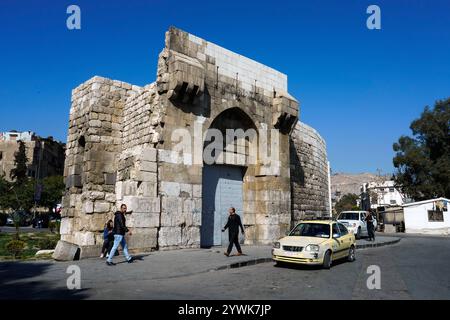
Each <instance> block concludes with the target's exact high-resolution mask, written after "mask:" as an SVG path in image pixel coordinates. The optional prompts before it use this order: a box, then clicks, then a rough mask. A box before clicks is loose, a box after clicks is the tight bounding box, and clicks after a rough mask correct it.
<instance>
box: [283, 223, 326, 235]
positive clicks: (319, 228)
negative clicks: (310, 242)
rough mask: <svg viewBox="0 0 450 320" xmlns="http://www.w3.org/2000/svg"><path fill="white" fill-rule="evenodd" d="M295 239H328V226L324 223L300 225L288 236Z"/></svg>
mask: <svg viewBox="0 0 450 320" xmlns="http://www.w3.org/2000/svg"><path fill="white" fill-rule="evenodd" d="M289 235H290V236H297V237H318V238H329V237H330V225H329V224H324V223H300V224H298V225H297V226H296V227H295V228H294V229H293V230H292V231H291V233H290V234H289Z"/></svg>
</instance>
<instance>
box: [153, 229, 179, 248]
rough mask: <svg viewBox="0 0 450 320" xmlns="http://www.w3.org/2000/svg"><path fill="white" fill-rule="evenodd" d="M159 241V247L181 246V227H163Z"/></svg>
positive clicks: (160, 230)
mask: <svg viewBox="0 0 450 320" xmlns="http://www.w3.org/2000/svg"><path fill="white" fill-rule="evenodd" d="M158 243H159V247H170V246H179V245H180V244H181V228H180V227H161V228H160V229H159V241H158Z"/></svg>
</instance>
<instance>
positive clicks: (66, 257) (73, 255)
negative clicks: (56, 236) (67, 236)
mask: <svg viewBox="0 0 450 320" xmlns="http://www.w3.org/2000/svg"><path fill="white" fill-rule="evenodd" d="M52 258H53V259H55V260H58V261H72V260H78V259H79V258H80V247H79V246H77V245H76V244H73V243H70V242H67V241H63V240H59V241H58V244H57V245H56V248H55V252H54V253H53V255H52Z"/></svg>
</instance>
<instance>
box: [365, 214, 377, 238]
mask: <svg viewBox="0 0 450 320" xmlns="http://www.w3.org/2000/svg"><path fill="white" fill-rule="evenodd" d="M366 223H367V233H368V235H369V241H375V230H374V229H375V227H374V225H373V217H372V213H371V212H370V211H369V213H368V214H367V216H366Z"/></svg>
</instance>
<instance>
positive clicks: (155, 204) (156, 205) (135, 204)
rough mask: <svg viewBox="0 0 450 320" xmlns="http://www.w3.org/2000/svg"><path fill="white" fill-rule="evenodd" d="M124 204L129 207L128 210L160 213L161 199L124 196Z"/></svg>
mask: <svg viewBox="0 0 450 320" xmlns="http://www.w3.org/2000/svg"><path fill="white" fill-rule="evenodd" d="M123 203H125V204H126V205H127V207H128V210H132V211H134V212H152V213H159V212H160V199H159V198H152V197H140V196H124V197H123Z"/></svg>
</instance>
